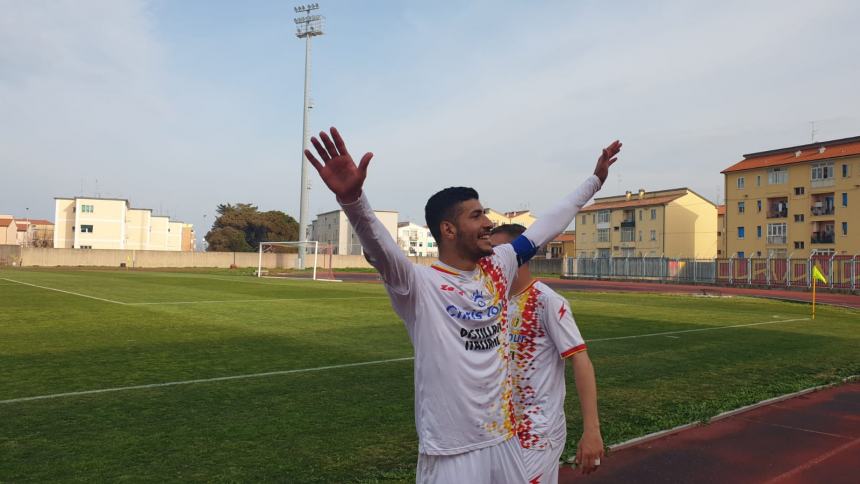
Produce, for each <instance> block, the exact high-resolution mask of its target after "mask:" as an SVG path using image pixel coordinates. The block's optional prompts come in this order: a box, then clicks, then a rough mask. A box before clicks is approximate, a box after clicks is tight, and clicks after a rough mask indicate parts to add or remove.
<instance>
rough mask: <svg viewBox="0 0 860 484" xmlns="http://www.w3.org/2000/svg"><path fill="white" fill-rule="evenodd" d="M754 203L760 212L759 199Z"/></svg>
mask: <svg viewBox="0 0 860 484" xmlns="http://www.w3.org/2000/svg"><path fill="white" fill-rule="evenodd" d="M755 205H756V209H757V210H758V211H759V212H761V200H757V201H756V204H755Z"/></svg>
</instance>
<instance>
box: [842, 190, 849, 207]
mask: <svg viewBox="0 0 860 484" xmlns="http://www.w3.org/2000/svg"><path fill="white" fill-rule="evenodd" d="M842 206H843V207H847V206H848V194H847V193H843V194H842Z"/></svg>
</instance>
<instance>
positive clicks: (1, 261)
mask: <svg viewBox="0 0 860 484" xmlns="http://www.w3.org/2000/svg"><path fill="white" fill-rule="evenodd" d="M259 257H260V255H259V254H258V253H257V252H179V251H161V250H119V249H116V250H115V249H99V250H82V249H54V248H37V247H20V246H17V245H0V266H21V267H128V268H185V267H192V268H193V267H200V268H206V267H214V268H229V267H252V268H254V269H256V268H257V263H258V261H259ZM296 257H297V255H296V254H295V253H267V254H263V267H265V268H267V269H292V268H295V267H296ZM326 259H327V258H326ZM409 259H410V260H412V261H413V262H416V263H418V264H423V265H430V264H431V263H432V262H433V260H435V259H433V258H429V257H410V258H409ZM324 264H328V261H327V260H323V258H320V259H319V260H318V262H317V267H319V268H324ZM331 264H332V268H333V269H348V268H349V269H353V268H358V269H369V268H370V264H369V263H368V262H367V260H366V259H365V258H364V256H361V255H335V256H332V257H331ZM559 273H560V271H559Z"/></svg>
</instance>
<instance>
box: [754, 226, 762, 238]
mask: <svg viewBox="0 0 860 484" xmlns="http://www.w3.org/2000/svg"><path fill="white" fill-rule="evenodd" d="M755 236H756V238H759V239H760V238H761V225H757V226H756V228H755Z"/></svg>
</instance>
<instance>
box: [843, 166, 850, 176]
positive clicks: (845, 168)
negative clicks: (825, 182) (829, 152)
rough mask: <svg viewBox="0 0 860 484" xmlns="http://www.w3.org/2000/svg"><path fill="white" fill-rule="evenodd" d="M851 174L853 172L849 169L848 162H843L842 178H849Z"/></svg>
mask: <svg viewBox="0 0 860 484" xmlns="http://www.w3.org/2000/svg"><path fill="white" fill-rule="evenodd" d="M850 174H851V172H850V171H848V164H847V163H842V178H848V176H849V175H850Z"/></svg>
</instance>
